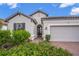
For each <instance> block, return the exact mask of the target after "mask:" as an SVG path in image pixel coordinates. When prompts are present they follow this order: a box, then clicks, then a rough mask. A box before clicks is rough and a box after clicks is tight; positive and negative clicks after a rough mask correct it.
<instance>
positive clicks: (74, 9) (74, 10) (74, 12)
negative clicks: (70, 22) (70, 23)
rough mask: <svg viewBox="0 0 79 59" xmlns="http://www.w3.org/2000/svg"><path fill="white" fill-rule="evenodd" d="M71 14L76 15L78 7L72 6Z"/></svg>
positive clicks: (78, 12)
mask: <svg viewBox="0 0 79 59" xmlns="http://www.w3.org/2000/svg"><path fill="white" fill-rule="evenodd" d="M70 14H71V15H78V14H79V7H74V8H72V10H71V13H70Z"/></svg>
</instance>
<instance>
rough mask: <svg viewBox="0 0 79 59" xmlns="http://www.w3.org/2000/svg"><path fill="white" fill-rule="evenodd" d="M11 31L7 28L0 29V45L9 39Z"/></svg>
mask: <svg viewBox="0 0 79 59" xmlns="http://www.w3.org/2000/svg"><path fill="white" fill-rule="evenodd" d="M10 35H11V33H10V31H9V30H7V31H6V30H0V45H2V44H4V43H6V42H9V41H11V40H10V39H11V37H10Z"/></svg>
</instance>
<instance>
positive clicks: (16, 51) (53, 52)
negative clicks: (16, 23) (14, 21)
mask: <svg viewBox="0 0 79 59" xmlns="http://www.w3.org/2000/svg"><path fill="white" fill-rule="evenodd" d="M5 32H7V31H5ZM0 33H1V34H0V35H1V36H0V38H2V40H0V42H1V44H0V46H1V47H0V56H71V55H72V54H71V53H69V52H68V51H67V50H64V49H62V48H56V47H55V46H52V45H50V44H49V42H47V41H43V42H40V43H38V44H36V43H32V42H28V38H29V37H30V36H31V35H30V34H29V32H27V31H25V30H17V31H13V32H12V33H11V32H10V31H8V32H7V34H5V33H4V31H1V32H0ZM2 33H3V34H2ZM10 33H11V34H12V35H10ZM4 35H6V36H4ZM6 38H8V39H6ZM7 46H9V48H5V47H7ZM2 47H3V48H2Z"/></svg>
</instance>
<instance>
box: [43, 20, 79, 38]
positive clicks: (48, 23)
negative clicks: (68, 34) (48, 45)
mask: <svg viewBox="0 0 79 59" xmlns="http://www.w3.org/2000/svg"><path fill="white" fill-rule="evenodd" d="M65 25H67V26H69V25H79V20H78V19H77V20H76V19H75V20H71V19H67V20H64V19H63V20H59V19H58V20H57V19H51V20H49V19H48V20H44V21H43V37H45V35H46V34H50V26H65ZM46 27H47V29H45V28H46Z"/></svg>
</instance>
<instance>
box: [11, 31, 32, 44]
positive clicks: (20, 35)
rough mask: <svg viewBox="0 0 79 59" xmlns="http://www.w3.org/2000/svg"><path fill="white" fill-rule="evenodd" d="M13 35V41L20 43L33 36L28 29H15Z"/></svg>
mask: <svg viewBox="0 0 79 59" xmlns="http://www.w3.org/2000/svg"><path fill="white" fill-rule="evenodd" d="M12 35H13V42H14V43H15V44H20V43H22V42H24V41H25V40H26V39H27V40H28V38H29V37H30V36H31V35H30V33H29V32H28V31H26V30H16V31H13V33H12Z"/></svg>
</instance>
